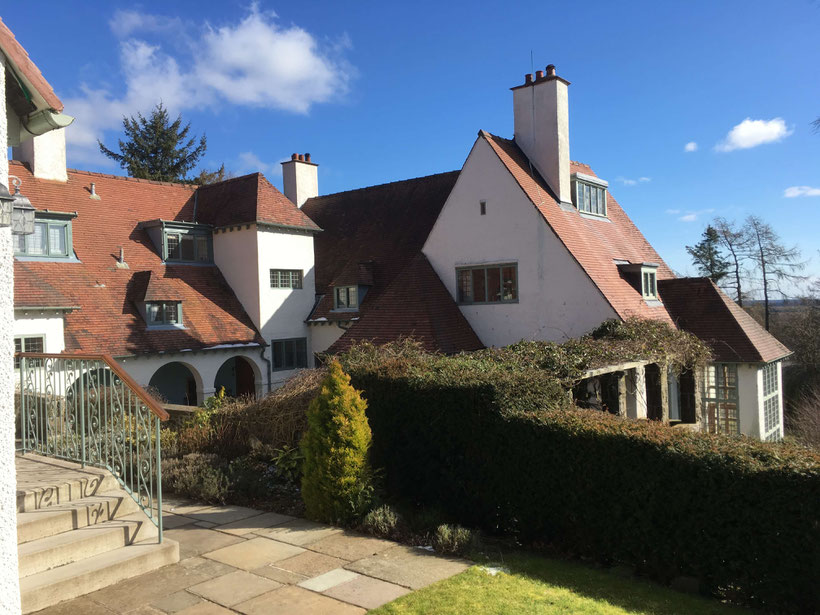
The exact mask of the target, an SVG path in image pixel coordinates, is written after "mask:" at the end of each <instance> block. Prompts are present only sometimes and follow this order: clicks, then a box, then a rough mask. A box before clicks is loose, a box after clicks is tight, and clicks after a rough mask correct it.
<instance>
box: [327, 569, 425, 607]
mask: <svg viewBox="0 0 820 615" xmlns="http://www.w3.org/2000/svg"><path fill="white" fill-rule="evenodd" d="M409 593H410V590H409V589H407V588H406V587H401V586H400V585H396V584H394V583H388V582H387V581H381V580H379V579H374V578H372V577H366V576H362V575H359V576H358V577H356V578H355V579H353V580H351V581H347V582H346V583H342V584H341V585H336V586H335V587H331V588H330V589H328V590H327V591H325V592H324V594H325V595H326V596H330V597H331V598H336V599H337V600H342V601H343V602H350V603H351V604H355V605H356V606H360V607H362V608H365V609H375V608H377V607H380V606H381V605H383V604H387V603H388V602H392V601H393V600H395V599H396V598H401V597H402V596H404V595H405V594H409Z"/></svg>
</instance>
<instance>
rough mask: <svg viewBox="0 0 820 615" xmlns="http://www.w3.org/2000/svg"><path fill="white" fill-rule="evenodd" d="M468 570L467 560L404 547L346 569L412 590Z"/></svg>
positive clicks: (365, 559) (385, 552)
mask: <svg viewBox="0 0 820 615" xmlns="http://www.w3.org/2000/svg"><path fill="white" fill-rule="evenodd" d="M468 567H469V564H468V563H467V562H465V561H464V560H460V559H455V558H445V557H441V556H437V555H434V554H433V553H430V552H428V551H424V550H422V549H417V548H415V547H404V546H397V547H393V548H392V549H388V550H387V551H382V552H381V553H378V554H376V555H372V556H370V557H366V558H364V559H360V560H358V561H355V562H353V563H351V564H348V565H347V566H346V568H347V569H348V570H352V571H354V572H358V573H361V574H364V575H367V576H369V577H375V578H377V579H381V580H382V581H387V582H389V583H395V584H396V585H402V586H404V587H409V588H410V589H420V588H422V587H426V586H427V585H430V584H431V583H435V582H436V581H440V580H442V579H446V578H448V577H451V576H453V575H454V574H458V573H459V572H463V571H464V570H466V569H467V568H468Z"/></svg>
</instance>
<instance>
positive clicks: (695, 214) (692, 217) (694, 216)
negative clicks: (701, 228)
mask: <svg viewBox="0 0 820 615" xmlns="http://www.w3.org/2000/svg"><path fill="white" fill-rule="evenodd" d="M714 211H715V210H714V209H699V210H697V211H692V210H687V211H686V213H684V214H683V215H682V216H681V215H680V214H681V213H683V212H681V210H680V209H667V210H666V214H667V215H669V216H675V217H677V219H678V220H679V221H680V222H697V221H698V220H699V219H700V216H702V215H703V214H711V213H714Z"/></svg>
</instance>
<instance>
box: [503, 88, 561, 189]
mask: <svg viewBox="0 0 820 615" xmlns="http://www.w3.org/2000/svg"><path fill="white" fill-rule="evenodd" d="M513 116H514V120H515V128H514V130H515V142H516V143H517V144H518V146H519V147H520V148H521V149H522V150H523V152H524V153H525V154H526V155H527V157H528V158H529V159H530V160H531V161H532V163H533V165H534V166H535V168H536V169H538V172H539V173H541V176H542V177H543V178H544V179H545V180H547V184H549V187H550V188H552V190H553V192H555V194H556V196H558V198H559V199H560V200H561V201H562V202H563V203H571V202H572V195H571V193H570V190H571V186H570V168H569V94H568V90H567V84H566V83H564V82H563V81H562V80H560V79H550V80H548V81H541V82H539V83H535V84H534V85H529V86H526V87H521V88H516V89H515V90H513Z"/></svg>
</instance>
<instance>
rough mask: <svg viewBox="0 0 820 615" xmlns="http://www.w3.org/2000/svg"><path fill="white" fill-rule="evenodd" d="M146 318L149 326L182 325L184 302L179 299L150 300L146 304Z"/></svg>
mask: <svg viewBox="0 0 820 615" xmlns="http://www.w3.org/2000/svg"><path fill="white" fill-rule="evenodd" d="M145 320H146V321H147V322H148V325H149V326H162V325H181V324H182V303H180V302H179V301H150V302H148V303H146V304H145Z"/></svg>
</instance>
